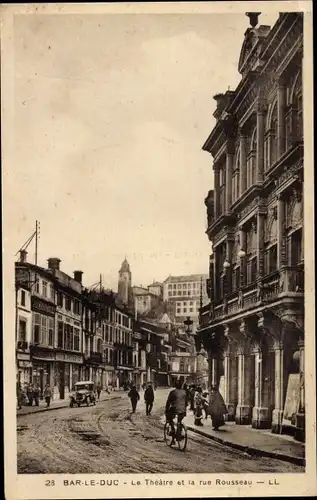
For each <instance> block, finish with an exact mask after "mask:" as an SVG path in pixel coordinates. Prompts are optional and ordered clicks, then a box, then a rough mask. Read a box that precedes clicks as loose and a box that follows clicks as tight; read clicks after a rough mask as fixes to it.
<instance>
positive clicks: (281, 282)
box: [200, 266, 304, 326]
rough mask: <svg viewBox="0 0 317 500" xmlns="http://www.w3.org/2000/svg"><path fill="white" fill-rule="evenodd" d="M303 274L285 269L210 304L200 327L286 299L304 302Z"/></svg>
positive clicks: (293, 267)
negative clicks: (290, 298)
mask: <svg viewBox="0 0 317 500" xmlns="http://www.w3.org/2000/svg"><path fill="white" fill-rule="evenodd" d="M303 294H304V271H303V270H302V269H301V268H299V267H298V266H284V267H282V268H281V269H280V270H279V271H276V272H273V273H270V274H268V275H267V276H265V277H264V278H263V279H262V280H257V281H254V282H252V283H249V284H248V285H245V286H244V287H241V288H240V289H239V290H236V291H234V292H232V293H229V294H227V295H226V296H225V297H224V298H223V299H221V301H216V302H214V303H213V304H207V305H206V306H204V307H203V308H202V309H201V310H200V324H201V326H205V325H207V324H208V323H209V321H210V319H212V320H213V321H215V320H219V319H221V318H223V317H228V316H234V315H235V314H238V313H239V312H241V311H245V310H248V309H252V308H254V307H259V306H261V305H263V304H269V303H271V302H274V301H276V300H277V299H283V298H284V297H289V296H291V297H293V298H296V297H298V298H302V297H303Z"/></svg>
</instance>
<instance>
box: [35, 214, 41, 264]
mask: <svg viewBox="0 0 317 500" xmlns="http://www.w3.org/2000/svg"><path fill="white" fill-rule="evenodd" d="M39 236H40V223H39V222H38V221H36V223H35V265H36V266H37V256H38V240H39Z"/></svg>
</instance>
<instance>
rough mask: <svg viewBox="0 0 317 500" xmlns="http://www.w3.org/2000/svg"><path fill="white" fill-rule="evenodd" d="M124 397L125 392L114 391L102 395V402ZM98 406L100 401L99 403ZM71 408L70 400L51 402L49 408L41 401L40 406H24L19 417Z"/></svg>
mask: <svg viewBox="0 0 317 500" xmlns="http://www.w3.org/2000/svg"><path fill="white" fill-rule="evenodd" d="M124 395H126V393H125V392H123V391H120V390H119V391H113V392H111V393H110V394H108V393H105V394H103V393H101V397H100V402H101V401H109V400H111V399H121V398H122V397H123V396H124ZM97 404H98V401H97ZM67 406H69V398H68V397H66V398H65V399H59V400H57V401H51V404H50V406H49V407H48V408H46V402H45V401H40V406H22V408H21V410H18V409H17V417H19V416H21V415H29V414H30V413H37V412H41V411H50V410H59V409H61V408H67Z"/></svg>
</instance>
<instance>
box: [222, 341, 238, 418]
mask: <svg viewBox="0 0 317 500" xmlns="http://www.w3.org/2000/svg"><path fill="white" fill-rule="evenodd" d="M224 369H225V374H224V375H225V376H224V378H225V391H224V395H223V396H224V400H225V403H226V407H227V410H228V413H227V415H225V419H226V420H228V421H234V420H235V413H236V406H237V401H238V398H237V390H238V380H237V372H238V367H237V357H236V356H235V354H234V353H232V352H230V347H229V349H228V351H227V352H225V358H224Z"/></svg>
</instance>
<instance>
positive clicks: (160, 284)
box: [149, 281, 163, 287]
mask: <svg viewBox="0 0 317 500" xmlns="http://www.w3.org/2000/svg"><path fill="white" fill-rule="evenodd" d="M151 286H163V283H160V282H159V281H153V283H151V285H149V287H151Z"/></svg>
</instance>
